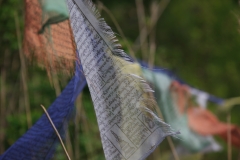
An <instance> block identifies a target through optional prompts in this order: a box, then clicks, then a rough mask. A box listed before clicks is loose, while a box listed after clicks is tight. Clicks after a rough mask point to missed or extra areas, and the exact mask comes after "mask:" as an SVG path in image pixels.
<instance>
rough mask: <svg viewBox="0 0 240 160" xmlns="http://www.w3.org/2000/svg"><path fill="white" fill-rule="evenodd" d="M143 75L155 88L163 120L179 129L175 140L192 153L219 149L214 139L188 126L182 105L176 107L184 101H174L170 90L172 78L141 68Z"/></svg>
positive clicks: (174, 98)
mask: <svg viewBox="0 0 240 160" xmlns="http://www.w3.org/2000/svg"><path fill="white" fill-rule="evenodd" d="M143 75H144V77H145V78H146V79H147V81H148V82H149V83H150V85H151V86H152V87H153V89H154V90H155V97H156V100H157V103H158V106H159V107H160V110H161V112H162V114H163V117H164V120H165V121H166V122H167V123H168V124H170V125H171V127H172V128H175V129H179V131H180V132H181V134H180V135H178V138H179V139H176V141H178V142H179V143H180V144H181V145H182V146H184V147H185V148H187V150H188V151H189V152H192V153H194V152H210V151H216V150H219V146H218V145H217V144H216V142H215V141H214V140H212V139H211V138H209V137H205V136H201V135H198V134H197V133H195V132H194V131H192V130H191V129H190V128H189V126H188V117H187V115H186V112H185V113H184V112H183V110H184V107H182V109H179V107H178V105H179V104H178V103H180V104H181V106H183V105H184V104H185V102H184V101H183V100H182V99H179V101H175V100H176V98H177V97H175V95H174V94H173V91H171V84H172V80H171V79H170V78H169V77H168V76H167V75H165V74H163V73H159V72H153V71H151V70H147V69H143ZM172 89H173V88H172ZM186 89H187V88H186ZM176 95H177V94H176ZM180 110H182V111H180ZM181 112H182V113H181Z"/></svg>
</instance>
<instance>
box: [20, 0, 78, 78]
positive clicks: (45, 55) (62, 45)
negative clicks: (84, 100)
mask: <svg viewBox="0 0 240 160" xmlns="http://www.w3.org/2000/svg"><path fill="white" fill-rule="evenodd" d="M54 2H55V3H54ZM65 3H66V2H65V1H64V0H57V3H56V0H41V1H39V0H25V28H24V41H23V48H24V53H25V55H26V56H27V57H28V58H29V59H30V60H32V59H36V60H37V62H38V63H39V64H40V65H42V66H44V67H45V68H46V69H47V71H48V75H49V76H50V73H51V72H52V71H63V72H73V71H74V62H75V60H76V59H77V58H76V54H75V53H76V47H75V43H74V40H73V36H72V30H71V27H70V24H69V21H68V20H66V19H67V17H68V15H67V13H66V12H67V10H66V4H65ZM50 24H51V25H50Z"/></svg>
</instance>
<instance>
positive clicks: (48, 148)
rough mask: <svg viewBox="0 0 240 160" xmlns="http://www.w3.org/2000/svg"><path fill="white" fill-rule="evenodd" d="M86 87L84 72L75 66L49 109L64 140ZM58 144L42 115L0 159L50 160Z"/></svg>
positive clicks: (49, 124) (51, 128) (45, 117)
mask: <svg viewBox="0 0 240 160" xmlns="http://www.w3.org/2000/svg"><path fill="white" fill-rule="evenodd" d="M85 85H86V80H85V77H84V75H83V71H82V69H81V67H80V66H76V71H75V76H74V77H73V78H72V80H71V81H70V82H69V83H68V85H67V86H66V87H65V89H64V90H63V91H62V93H61V94H60V96H59V97H57V98H56V100H55V101H54V102H53V103H52V105H51V106H50V107H49V108H48V114H49V115H50V117H51V120H52V122H53V123H54V125H55V127H56V129H57V130H58V132H59V133H60V135H61V137H62V138H63V139H64V135H65V131H66V129H67V125H68V121H69V120H70V119H71V118H72V117H73V115H74V114H73V113H74V103H75V100H76V98H77V96H78V95H79V94H80V93H81V91H82V90H83V88H84V87H85ZM58 143H59V139H58V137H57V134H56V133H55V131H54V129H53V127H52V125H51V123H50V122H49V120H48V118H47V116H46V114H43V115H42V117H41V118H40V119H39V120H38V121H37V122H36V123H35V124H34V125H33V126H32V127H31V128H30V129H29V130H28V131H27V132H26V133H25V134H24V135H23V136H22V137H21V138H19V139H18V140H17V141H16V142H15V143H14V144H13V145H12V146H11V147H10V148H9V149H8V150H7V151H6V152H4V153H3V155H1V156H0V160H16V159H24V160H30V159H36V160H42V159H45V160H50V159H52V157H53V155H54V152H55V149H56V147H57V144H58Z"/></svg>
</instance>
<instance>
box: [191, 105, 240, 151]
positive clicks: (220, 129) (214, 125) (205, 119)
mask: <svg viewBox="0 0 240 160" xmlns="http://www.w3.org/2000/svg"><path fill="white" fill-rule="evenodd" d="M187 114H188V118H189V125H190V127H191V129H193V130H194V131H196V132H197V133H199V134H201V135H218V136H220V137H222V138H223V139H224V140H226V141H228V132H229V130H230V133H231V144H233V145H234V146H235V147H238V148H240V128H239V127H237V126H235V125H232V124H231V125H228V124H227V123H222V122H220V121H219V120H218V119H217V117H216V116H215V115H213V114H212V113H211V112H210V111H208V110H204V109H201V108H196V107H191V108H189V109H188V111H187Z"/></svg>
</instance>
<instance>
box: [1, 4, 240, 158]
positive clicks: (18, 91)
mask: <svg viewBox="0 0 240 160" xmlns="http://www.w3.org/2000/svg"><path fill="white" fill-rule="evenodd" d="M95 2H96V1H95ZM101 2H102V3H103V4H104V5H105V6H106V7H107V8H108V9H109V10H110V11H111V12H112V14H113V15H114V17H115V18H116V20H117V21H118V23H119V25H120V27H121V28H122V30H123V32H124V34H125V35H126V37H127V40H128V43H129V44H134V43H135V41H136V39H137V37H138V36H139V26H138V17H137V13H136V5H135V1H134V0H132V1H129V0H115V1H111V0H102V1H101ZM151 2H152V1H150V0H144V6H145V10H146V17H145V20H146V22H148V21H149V19H150V5H151ZM15 14H16V15H17V16H18V18H19V19H20V26H21V31H22V35H23V29H24V3H23V0H0V50H1V54H0V66H1V75H0V76H1V79H0V82H1V85H0V88H1V103H0V104H1V108H3V107H4V108H5V110H4V113H1V117H0V121H1V122H2V123H0V124H1V125H2V126H0V134H1V135H3V136H4V140H3V142H1V144H0V146H1V147H0V154H1V152H3V151H4V150H6V149H7V148H8V147H9V146H10V145H12V144H13V143H14V142H15V141H16V140H17V139H18V138H19V137H20V136H21V135H22V134H24V133H25V132H26V130H27V129H28V127H27V119H26V116H25V106H24V102H23V88H22V82H21V75H20V60H19V49H18V45H17V44H18V42H17V35H16V26H15ZM101 14H102V16H103V17H104V18H105V19H106V21H107V23H108V24H109V25H110V26H111V27H112V28H113V30H114V31H115V32H116V33H118V31H117V29H116V27H115V25H114V23H113V21H112V19H111V18H110V16H109V15H108V14H106V12H104V11H101ZM239 16H240V14H239V4H238V1H237V0H221V1H208V0H202V1H198V0H173V1H170V3H169V5H168V6H167V8H166V10H164V12H163V14H162V16H161V17H160V19H159V21H158V23H157V25H156V27H155V29H156V45H157V48H156V53H155V59H154V64H155V65H159V66H162V67H166V68H169V69H171V70H172V71H174V72H175V73H176V74H177V75H178V76H180V77H181V78H182V79H184V80H185V81H186V82H188V83H189V84H190V85H192V86H194V87H196V88H199V89H201V90H204V91H207V92H209V93H211V94H213V95H216V96H219V97H222V98H225V99H227V98H231V97H237V96H240V94H239V90H240V85H239V82H240V74H239V71H238V69H239V68H240V63H239V62H238V61H239V60H240V54H239V51H240V34H239V22H238V21H239V19H238V18H239ZM118 38H119V39H120V41H121V42H123V47H124V48H125V49H126V51H128V48H127V46H126V45H125V42H124V41H123V40H122V37H121V36H118ZM135 54H136V57H138V58H142V56H141V52H140V51H138V52H136V53H135ZM144 60H145V61H147V60H148V59H144ZM27 66H28V72H27V75H28V76H27V85H28V94H29V97H30V102H29V103H30V106H31V116H32V121H33V122H36V121H37V120H38V118H39V117H40V116H41V115H42V114H43V111H42V109H41V108H40V104H43V105H44V106H49V105H50V104H51V103H52V102H53V101H54V99H55V98H56V95H55V90H54V88H53V86H52V85H51V83H50V82H49V79H48V77H47V74H46V71H45V70H44V69H43V68H40V67H38V66H37V64H36V63H35V62H28V65H27ZM4 74H5V75H6V77H5V78H4ZM59 79H60V84H61V88H64V86H65V85H66V84H67V81H68V80H69V79H70V76H69V75H59ZM3 100H5V102H4V101H3ZM209 106H210V107H209V108H210V109H211V110H212V111H213V112H214V113H216V114H217V116H218V117H219V119H220V120H222V121H225V122H226V117H227V116H226V115H227V114H226V113H219V112H217V111H218V108H219V106H217V105H215V104H209ZM78 109H79V115H77V116H79V120H78V121H75V122H72V123H71V124H70V128H69V131H70V132H69V135H70V138H71V142H72V148H73V149H72V152H73V153H74V155H73V157H76V154H77V152H78V154H79V157H80V159H91V160H101V159H104V154H103V150H102V147H101V140H100V135H99V131H98V127H97V121H96V117H95V112H94V108H93V105H92V102H91V98H90V95H89V91H88V89H87V88H86V89H84V92H83V96H82V106H81V108H78ZM0 111H1V109H0ZM239 113H240V106H239V105H238V106H236V107H234V108H233V109H232V110H231V115H232V123H234V124H237V125H239V126H240V117H239ZM76 125H78V126H79V128H80V129H79V132H78V133H77V134H76V133H75V129H76V128H75V127H76ZM76 137H78V138H77V139H78V140H79V141H77V142H76ZM216 139H217V141H218V142H219V143H220V144H222V146H223V151H221V152H217V153H209V154H205V155H203V157H202V159H204V160H208V159H209V160H210V159H211V160H212V159H227V144H226V143H225V142H224V141H222V140H221V139H219V138H218V137H216ZM76 145H78V147H79V150H76V148H77V147H76ZM159 150H160V153H161V155H164V153H168V152H170V149H169V145H168V144H167V142H166V141H164V142H163V143H162V144H161V145H160V147H159V148H158V151H159ZM239 152H240V151H239V150H237V149H236V148H233V155H232V156H233V158H234V159H237V157H238V156H239V155H238V154H239ZM160 158H163V159H164V156H160ZM55 159H57V160H60V159H65V156H64V154H63V152H62V149H61V147H59V148H58V149H57V154H56V156H55ZM149 159H151V158H149ZM157 159H158V158H157Z"/></svg>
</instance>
